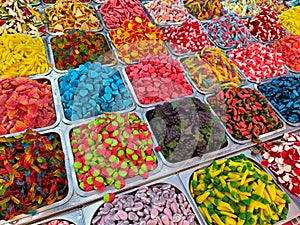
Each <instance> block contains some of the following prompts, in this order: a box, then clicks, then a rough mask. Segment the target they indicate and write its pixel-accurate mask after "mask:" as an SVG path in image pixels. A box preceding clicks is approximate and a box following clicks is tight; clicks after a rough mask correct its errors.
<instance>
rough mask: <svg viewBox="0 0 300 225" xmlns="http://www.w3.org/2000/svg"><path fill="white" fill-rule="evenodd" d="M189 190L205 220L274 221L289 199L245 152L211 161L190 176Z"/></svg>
mask: <svg viewBox="0 0 300 225" xmlns="http://www.w3.org/2000/svg"><path fill="white" fill-rule="evenodd" d="M191 178H192V179H191V182H190V192H191V194H192V197H193V198H194V200H195V202H196V204H197V206H198V209H199V210H200V212H201V213H202V215H203V216H204V218H205V220H206V221H207V224H222V225H225V224H227V225H229V224H230V225H233V224H275V223H276V222H277V221H279V220H282V219H286V216H287V213H288V206H287V205H288V203H290V199H289V197H288V195H287V194H285V193H284V192H283V191H281V190H280V189H279V188H278V187H277V185H276V184H274V182H273V179H272V177H271V176H270V175H269V174H268V173H266V172H265V171H264V170H262V169H260V168H259V167H257V166H256V165H255V164H254V163H253V162H251V161H250V160H249V159H247V157H246V156H244V155H239V156H235V157H232V158H229V159H220V160H217V161H214V162H213V163H212V164H211V165H210V166H209V167H207V168H205V169H200V170H196V171H195V172H194V173H193V175H192V176H191Z"/></svg>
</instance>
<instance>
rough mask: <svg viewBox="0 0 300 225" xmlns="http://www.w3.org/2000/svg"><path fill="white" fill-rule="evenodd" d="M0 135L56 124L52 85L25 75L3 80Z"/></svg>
mask: <svg viewBox="0 0 300 225" xmlns="http://www.w3.org/2000/svg"><path fill="white" fill-rule="evenodd" d="M0 116H1V125H0V135H2V134H8V133H15V132H20V131H23V130H26V129H27V128H30V129H32V128H42V127H47V126H50V125H52V124H54V123H55V121H56V113H55V108H54V103H53V97H52V90H51V85H50V84H49V82H48V81H47V80H46V81H45V80H31V79H29V78H26V77H20V78H16V79H13V78H6V79H2V80H0Z"/></svg>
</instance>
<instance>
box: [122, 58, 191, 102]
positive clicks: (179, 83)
mask: <svg viewBox="0 0 300 225" xmlns="http://www.w3.org/2000/svg"><path fill="white" fill-rule="evenodd" d="M125 71H126V73H127V75H128V78H129V80H130V81H131V84H132V86H133V88H134V91H135V93H136V95H137V98H138V100H139V102H140V103H142V104H152V103H156V102H160V101H166V100H169V99H172V98H181V97H184V96H188V95H191V94H192V93H193V89H192V86H191V85H189V84H188V83H187V81H186V79H185V77H184V70H183V68H182V67H181V66H180V63H179V62H178V61H177V60H176V59H173V58H171V57H169V56H166V55H156V56H153V55H148V56H147V57H145V58H143V59H141V61H140V62H139V63H138V64H133V65H131V66H127V67H126V69H125Z"/></svg>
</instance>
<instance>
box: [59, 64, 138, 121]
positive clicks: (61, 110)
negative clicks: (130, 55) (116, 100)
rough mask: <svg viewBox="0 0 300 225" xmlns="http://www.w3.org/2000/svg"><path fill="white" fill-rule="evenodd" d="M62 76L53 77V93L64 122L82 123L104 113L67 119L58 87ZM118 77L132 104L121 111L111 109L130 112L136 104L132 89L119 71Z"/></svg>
mask: <svg viewBox="0 0 300 225" xmlns="http://www.w3.org/2000/svg"><path fill="white" fill-rule="evenodd" d="M114 69H115V70H118V71H119V72H120V70H119V69H118V68H114ZM75 70H78V69H75ZM63 76H66V74H65V75H63V74H60V75H59V76H57V77H56V78H55V79H54V85H55V94H56V101H57V102H58V103H57V105H58V107H57V108H58V110H59V112H60V114H61V117H62V121H63V122H64V123H66V124H70V125H72V124H78V123H82V122H86V121H87V120H93V119H95V118H97V117H99V116H100V115H101V114H103V113H105V112H102V113H101V114H99V115H97V116H92V117H89V118H82V119H79V120H73V121H72V120H69V119H67V118H66V117H65V113H64V107H63V104H62V101H61V94H60V88H59V83H58V82H59V78H61V77H63ZM120 77H121V79H122V80H123V83H124V85H125V88H126V90H127V91H128V93H129V94H130V96H131V100H132V105H131V107H130V108H128V109H125V110H121V111H113V112H120V113H125V112H131V111H133V110H134V109H135V108H136V104H135V102H134V98H133V94H132V91H131V90H130V88H129V87H128V84H127V83H126V81H125V79H124V78H123V76H122V75H121V72H120Z"/></svg>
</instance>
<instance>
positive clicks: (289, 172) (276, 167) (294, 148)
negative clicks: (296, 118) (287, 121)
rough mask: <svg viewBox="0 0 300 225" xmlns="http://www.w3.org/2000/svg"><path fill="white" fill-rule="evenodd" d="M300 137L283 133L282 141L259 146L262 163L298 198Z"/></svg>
mask: <svg viewBox="0 0 300 225" xmlns="http://www.w3.org/2000/svg"><path fill="white" fill-rule="evenodd" d="M299 143H300V135H299V134H293V133H290V134H289V133H285V134H284V135H283V138H282V140H279V141H274V142H269V143H262V144H261V145H260V147H261V148H260V149H261V154H262V159H263V160H262V162H261V164H262V165H263V166H265V167H268V169H269V170H271V171H272V173H273V174H274V176H275V177H276V179H277V181H278V183H279V184H281V185H283V186H284V187H285V188H286V189H287V190H289V191H290V193H292V194H293V195H294V196H296V197H297V198H300V179H299V177H300V165H299V159H300V155H299Z"/></svg>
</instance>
